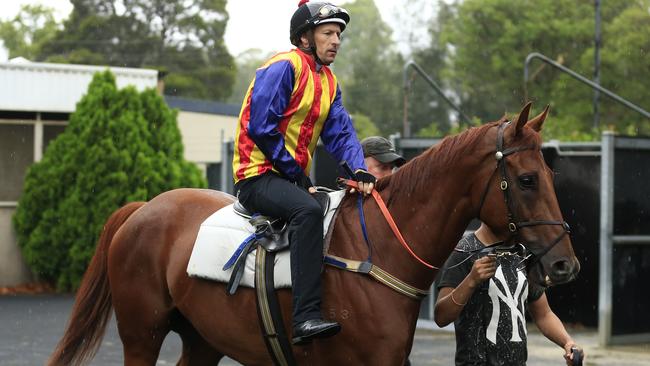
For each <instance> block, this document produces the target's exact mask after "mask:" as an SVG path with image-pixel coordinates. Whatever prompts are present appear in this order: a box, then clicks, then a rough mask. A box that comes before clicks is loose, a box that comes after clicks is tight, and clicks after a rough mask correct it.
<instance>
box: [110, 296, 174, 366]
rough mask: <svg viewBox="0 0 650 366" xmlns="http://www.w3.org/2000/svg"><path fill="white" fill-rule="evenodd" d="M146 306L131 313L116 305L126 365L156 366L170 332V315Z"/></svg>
mask: <svg viewBox="0 0 650 366" xmlns="http://www.w3.org/2000/svg"><path fill="white" fill-rule="evenodd" d="M145 301H146V300H145ZM145 301H143V303H144V302H145ZM143 303H140V304H138V307H135V306H134V307H130V308H128V310H127V309H126V308H127V307H126V306H124V307H122V306H119V305H118V304H116V306H115V317H116V319H117V329H118V331H119V334H120V339H121V340H122V346H123V348H124V365H125V366H140V365H142V366H145V365H147V366H151V365H155V364H156V361H157V359H158V355H159V353H160V347H161V346H162V343H163V341H164V339H165V336H167V333H169V317H168V312H164V313H160V312H157V311H156V310H155V309H156V307H154V306H144V304H143Z"/></svg>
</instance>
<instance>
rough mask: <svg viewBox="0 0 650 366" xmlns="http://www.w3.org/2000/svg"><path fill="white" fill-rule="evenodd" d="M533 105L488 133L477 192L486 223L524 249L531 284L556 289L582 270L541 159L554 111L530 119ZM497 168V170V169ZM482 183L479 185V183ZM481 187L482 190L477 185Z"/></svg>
mask: <svg viewBox="0 0 650 366" xmlns="http://www.w3.org/2000/svg"><path fill="white" fill-rule="evenodd" d="M530 107H531V103H528V104H526V106H524V107H523V109H522V110H521V112H520V113H519V115H518V116H517V117H516V118H515V119H514V120H513V121H508V120H507V119H502V120H501V121H499V122H497V123H496V124H494V127H495V128H492V129H490V130H489V133H486V137H487V142H486V143H487V145H485V144H484V151H483V153H484V155H483V156H484V159H486V160H487V161H488V162H489V163H487V164H482V165H483V166H485V168H484V169H483V172H482V174H478V176H479V177H489V178H487V183H485V181H486V179H485V178H484V179H483V183H482V184H483V185H484V187H485V184H487V186H486V187H485V188H482V189H481V188H477V191H479V192H481V193H482V194H483V195H482V196H481V197H480V198H478V200H479V202H480V203H479V205H478V207H479V210H478V211H479V212H478V216H479V218H480V219H481V221H483V222H485V223H486V224H487V225H488V226H489V227H490V228H492V231H494V232H495V234H496V235H497V236H498V237H500V238H507V239H506V242H507V243H511V244H516V245H518V244H521V245H523V247H524V248H525V249H524V252H525V255H526V258H527V265H526V267H527V270H528V278H529V280H530V281H531V282H532V283H534V284H537V285H543V286H550V285H555V284H561V283H566V282H569V281H571V280H573V279H575V277H576V275H577V273H578V272H579V270H580V263H579V262H578V260H577V258H576V257H575V254H574V252H573V247H572V245H571V239H570V237H569V235H568V234H569V226H568V224H567V223H566V222H565V221H564V220H563V219H562V213H561V212H560V207H559V204H558V202H557V198H556V195H555V189H554V187H553V172H552V171H551V169H550V168H549V167H548V166H547V165H546V163H545V161H544V157H543V156H542V153H541V145H542V139H541V136H540V131H541V129H542V126H543V124H544V121H545V120H546V117H547V115H548V106H547V107H546V108H545V109H544V111H542V112H541V113H540V114H539V115H537V116H536V117H534V118H532V119H530V120H529V119H528V114H529V112H530ZM495 165H496V167H495ZM479 180H480V179H478V180H477V181H479ZM477 184H481V183H479V182H477Z"/></svg>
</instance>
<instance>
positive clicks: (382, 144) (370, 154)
mask: <svg viewBox="0 0 650 366" xmlns="http://www.w3.org/2000/svg"><path fill="white" fill-rule="evenodd" d="M361 147H362V148H363V157H364V159H365V161H366V166H367V167H368V172H369V173H370V174H372V175H374V176H375V177H377V179H379V178H383V177H385V176H387V175H390V174H392V173H393V170H394V169H395V168H398V167H400V166H402V165H404V163H406V159H404V158H403V157H402V156H401V155H399V154H397V153H396V152H395V147H393V144H391V142H390V141H388V140H387V139H385V138H383V137H381V136H370V137H366V138H365V139H363V140H361Z"/></svg>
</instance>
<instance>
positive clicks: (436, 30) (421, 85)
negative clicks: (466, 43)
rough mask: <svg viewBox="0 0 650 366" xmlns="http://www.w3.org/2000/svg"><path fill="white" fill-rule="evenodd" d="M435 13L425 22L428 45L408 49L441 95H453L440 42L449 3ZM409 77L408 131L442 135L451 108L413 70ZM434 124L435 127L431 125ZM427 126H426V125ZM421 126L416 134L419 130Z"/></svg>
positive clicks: (442, 5) (444, 51)
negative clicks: (439, 89)
mask: <svg viewBox="0 0 650 366" xmlns="http://www.w3.org/2000/svg"><path fill="white" fill-rule="evenodd" d="M440 6H441V7H440V9H439V10H438V15H437V17H436V18H434V19H431V21H430V22H429V27H428V32H429V38H430V39H431V43H430V45H429V47H423V48H416V49H414V50H413V51H412V56H413V60H414V61H415V62H416V63H417V64H418V65H419V66H420V67H421V68H422V69H423V70H424V72H425V73H426V74H427V75H429V77H431V78H432V79H433V80H434V81H435V82H436V83H437V84H438V85H439V86H440V87H441V88H443V91H444V92H445V95H447V96H448V97H450V98H452V99H455V98H453V94H454V92H453V90H451V88H450V86H449V82H448V78H447V77H446V76H447V75H446V74H445V72H446V63H447V59H448V50H447V48H446V45H445V44H444V43H442V42H441V39H440V36H439V35H440V33H441V31H442V21H441V19H445V18H446V17H447V16H448V14H449V13H450V11H451V10H450V8H449V6H447V5H445V4H444V3H443V4H441V5H440ZM409 71H410V73H409V74H408V75H409V77H410V78H411V80H410V82H411V89H410V91H409V94H408V99H409V100H408V117H409V121H410V123H411V133H413V134H416V135H420V136H422V135H423V134H424V135H430V134H431V133H433V132H434V131H435V132H437V133H439V134H438V135H435V136H440V134H445V133H447V132H449V131H450V129H451V127H452V123H451V120H450V110H451V107H450V106H449V105H448V104H447V103H446V102H445V101H444V100H443V99H442V98H441V97H440V95H439V94H437V93H436V92H435V91H434V90H433V89H432V88H431V86H430V85H429V84H428V83H426V81H424V80H423V79H422V78H421V76H420V75H419V74H417V73H415V72H413V70H409ZM431 124H434V125H436V126H431ZM427 125H428V126H427ZM422 129H424V130H425V131H422V133H420V130H422Z"/></svg>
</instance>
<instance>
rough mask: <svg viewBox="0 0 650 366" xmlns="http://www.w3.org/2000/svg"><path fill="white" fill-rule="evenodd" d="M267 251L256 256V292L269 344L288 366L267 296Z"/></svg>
mask: <svg viewBox="0 0 650 366" xmlns="http://www.w3.org/2000/svg"><path fill="white" fill-rule="evenodd" d="M266 255H267V253H266V251H265V250H264V249H262V248H257V253H256V256H255V291H256V292H257V298H258V299H259V301H258V306H259V307H260V313H261V314H262V326H263V327H264V331H265V333H266V334H267V335H270V337H267V339H268V341H269V344H270V345H271V349H272V351H273V354H274V355H275V358H276V359H277V360H278V362H279V363H280V365H282V366H288V365H289V363H288V362H287V359H286V358H285V357H284V353H283V352H282V347H280V341H279V340H278V337H277V333H276V332H275V326H274V324H273V318H272V317H271V309H269V299H268V297H267V296H266V285H265V281H266V273H265V271H264V262H265V261H266Z"/></svg>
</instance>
